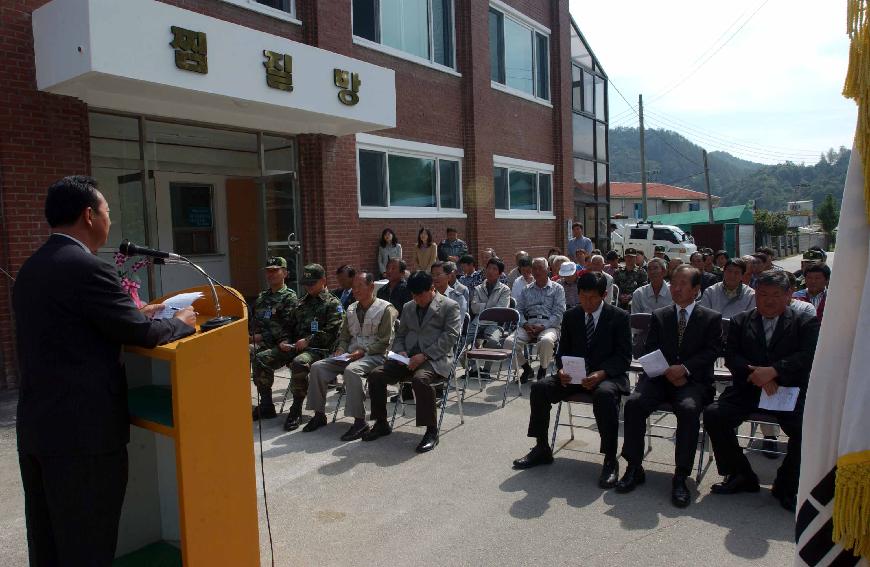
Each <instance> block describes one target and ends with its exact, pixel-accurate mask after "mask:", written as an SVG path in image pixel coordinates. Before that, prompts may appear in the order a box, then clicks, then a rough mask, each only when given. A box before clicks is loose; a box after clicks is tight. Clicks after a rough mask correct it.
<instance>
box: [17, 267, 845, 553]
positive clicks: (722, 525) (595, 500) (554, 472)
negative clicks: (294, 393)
mask: <svg viewBox="0 0 870 567" xmlns="http://www.w3.org/2000/svg"><path fill="white" fill-rule="evenodd" d="M832 256H833V255H832V254H829V256H828V258H829V260H828V262H829V263H832V260H833V258H832ZM777 263H778V264H779V265H781V266H783V267H784V268H786V269H797V268H798V267H799V263H800V260H799V257H793V258H788V259H783V260H780V261H778V262H777ZM793 264H794V267H792V265H793ZM286 384H287V375H286V374H285V375H284V376H279V378H278V380H277V381H276V384H275V395H276V401H279V400H280V394H281V393H283V388H285V387H286ZM501 387H502V385H501V384H496V385H491V386H489V387H488V388H486V389H485V391H484V392H483V393H479V392H478V391H477V389H476V382H474V381H472V387H471V388H470V389H469V396H470V397H468V398H467V401H466V403H465V416H466V417H465V424H464V425H460V423H459V416H458V413H457V410H456V406H455V404H454V403H452V404H451V405H450V407H449V408H448V412H447V415H446V416H445V418H444V426H443V429H442V437H441V443H440V445H439V446H438V447H437V448H436V449H435V451H433V452H431V453H428V454H426V455H417V454H416V453H415V452H414V447H415V446H416V444H417V442H418V441H419V438H420V435H421V430H420V429H418V428H416V427H414V425H413V417H412V416H413V407H411V408H409V411H408V416H407V417H406V418H401V417H400V418H399V419H398V420H397V427H396V429H395V430H394V432H393V434H392V435H390V436H389V437H385V438H383V439H380V440H378V441H375V442H373V443H362V442H359V441H357V442H352V443H342V442H341V441H339V436H340V435H341V434H342V433H343V432H344V431H345V429H346V428H347V427H348V425H349V421H348V420H343V419H339V421H338V422H337V423H336V424H330V425H329V426H327V427H325V428H322V429H320V430H318V431H316V432H314V433H308V434H306V433H302V432H301V431H296V432H293V433H285V432H284V431H283V429H282V423H283V419H281V418H279V419H274V420H269V421H266V422H265V423H264V426H263V452H264V457H265V471H266V489H267V493H268V499H269V508H270V512H271V525H272V538H273V542H274V549H275V564H276V565H280V566H285V565H286V566H294V567H296V566H305V565H320V566H325V565H532V564H537V565H584V566H590V567H593V566H599V565H600V566H611V565H625V566H632V565H643V566H649V567H656V566H665V565H667V566H682V565H686V566H696V565H708V566H731V565H734V566H739V565H753V566H758V567H765V566H786V565H791V564H792V557H793V554H794V544H793V543H792V541H793V537H794V535H793V517H792V515H791V514H789V513H788V512H786V511H785V510H783V509H782V508H781V507H780V506H779V504H778V503H777V502H776V501H775V500H774V499H773V498H772V497H771V496H770V494H769V491H768V490H767V488H768V487H769V484H770V483H771V482H772V480H773V477H774V474H775V470H776V466H778V463H779V462H781V461H772V460H769V459H766V458H764V457H762V456H760V455H759V454H757V453H754V454H752V455H751V456H750V460H751V461H752V463H753V466H754V467H755V469H756V471H757V472H758V474H759V477H760V478H761V481H762V483H763V484H764V485H765V488H762V491H761V492H760V493H758V494H742V495H738V496H730V497H727V496H717V495H713V494H710V485H711V484H713V483H714V482H717V481H718V480H719V479H720V477H719V475H718V474H717V473H716V470H715V464H713V465H712V466H711V467H710V468H709V469H707V472H706V474H705V475H704V476H703V477H702V479H701V482H700V485H699V486H698V487H697V489H696V490H695V501H694V502H693V504H692V505H691V506H690V507H689V508H688V509H686V510H679V509H677V508H674V507H673V506H672V505H671V503H670V493H669V491H670V479H671V472H672V470H673V443H672V441H671V440H669V439H653V440H652V452H651V453H650V455H648V457H647V460H646V463H645V466H646V468H647V471H648V474H647V483H646V484H645V485H643V486H641V487H639V488H638V489H637V491H636V492H634V493H632V494H629V495H621V494H616V493H615V492H613V491H602V490H601V489H599V488H598V487H597V485H596V480H597V477H598V473H599V468H600V463H601V457H600V455H598V454H597V447H598V434H597V432H596V431H595V430H594V422H590V421H580V422H579V423H582V424H584V425H585V426H586V427H588V429H577V430H576V440H575V441H573V442H570V443H569V444H568V445H567V446H566V447H565V448H563V449H562V450H560V451H559V452H558V453H557V454H556V461H555V463H554V464H553V465H551V466H545V467H539V468H536V469H532V470H529V471H515V470H512V469H511V466H510V463H511V461H512V460H513V459H514V458H517V457H519V456H522V455H523V454H524V453H525V452H526V451H527V450H528V448H529V447H530V446H531V444H530V440H529V439H528V438H526V436H525V432H526V425H527V423H528V412H529V405H528V388H526V389H525V396H524V397H523V398H509V401H508V404H507V406H506V407H505V408H501V407H500V404H501V393H502V390H501ZM515 393H516V389H515V387H512V389H511V394H515ZM252 395H255V393H254V391H253V390H252ZM334 403H335V397H334V393H333V394H331V395H330V400H329V408H332V407H334V405H333V404H334ZM391 407H392V406H390V408H391ZM574 408H575V409H574V412H575V413H583V414H586V415H591V413H590V408H589V407H586V406H582V405H578V406H574ZM14 415H15V392H14V391H13V392H0V503H2V508H0V509H2V511H3V513H2V514H0V557H3V558H4V562H3V563H4V566H8V567H13V566H18V565H26V563H27V549H26V542H25V530H24V509H23V508H24V506H23V498H22V494H21V482H20V477H19V474H18V462H17V454H16V451H15V429H14ZM553 415H555V412H554V414H553ZM340 417H341V416H340ZM563 421H564V412H563ZM665 423H671V424H672V423H673V421H672V418H665ZM589 424H592V425H589ZM744 430H748V427H746V426H744ZM257 433H258V430H257V428H256V427H254V428H253V441H254V447H253V449H254V451H255V452H256V454H257V456H258V464H257V466H258V475H259V448H258V446H257V439H258V435H257ZM568 437H569V433H568V428H567V427H562V428H560V430H559V438H558V440H557V442H558V444H560V445H561V444H562V443H564V442H566V441H567V440H568ZM621 464H622V466H624V463H621ZM258 479H259V477H258ZM258 482H259V480H258ZM692 487H693V488H694V487H695V485H694V484H692ZM262 493H263V491H262V487H261V486H260V487H258V494H259V495H260V501H259V508H260V535H261V538H260V543H261V551H262V560H263V565H268V564H269V557H270V555H269V544H268V536H267V529H266V521H265V509H264V506H263V501H262ZM233 567H235V566H233Z"/></svg>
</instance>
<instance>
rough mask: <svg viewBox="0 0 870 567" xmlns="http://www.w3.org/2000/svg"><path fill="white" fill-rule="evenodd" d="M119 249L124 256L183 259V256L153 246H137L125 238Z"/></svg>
mask: <svg viewBox="0 0 870 567" xmlns="http://www.w3.org/2000/svg"><path fill="white" fill-rule="evenodd" d="M118 251H119V252H120V253H121V254H123V255H124V256H151V257H153V258H171V259H173V260H181V259H182V257H181V256H179V255H178V254H173V253H172V252H164V251H163V250H154V249H153V248H145V247H144V246H136V245H135V244H133V243H132V242H130V241H129V240H125V241H124V242H122V243H121V245H120V246H118Z"/></svg>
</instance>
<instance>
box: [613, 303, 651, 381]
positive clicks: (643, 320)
mask: <svg viewBox="0 0 870 567" xmlns="http://www.w3.org/2000/svg"><path fill="white" fill-rule="evenodd" d="M614 287H616V286H614ZM650 321H652V315H651V314H649V313H632V314H631V316H630V317H629V324H630V325H631V365H630V366H629V368H628V371H629V372H635V373H640V372H642V371H643V367H642V366H641V365H640V362H638V361H637V359H638V358H640V357H641V356H643V355H644V352H643V347H644V344H645V343H646V337H647V335H648V334H649V325H650Z"/></svg>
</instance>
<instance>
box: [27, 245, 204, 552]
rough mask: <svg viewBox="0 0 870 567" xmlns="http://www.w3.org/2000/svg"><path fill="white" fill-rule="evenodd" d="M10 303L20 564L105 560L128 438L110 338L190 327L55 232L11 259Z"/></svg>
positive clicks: (134, 341) (115, 347)
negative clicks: (21, 508) (146, 304)
mask: <svg viewBox="0 0 870 567" xmlns="http://www.w3.org/2000/svg"><path fill="white" fill-rule="evenodd" d="M12 306H13V309H14V313H15V322H16V330H17V339H18V358H19V365H20V376H21V383H20V389H19V393H18V415H17V434H18V452H19V462H20V465H21V477H22V481H23V484H24V497H25V513H26V517H27V536H28V546H29V549H30V558H31V565H56V564H63V565H109V564H110V563H111V560H112V556H113V554H114V549H115V541H116V539H117V528H118V518H119V516H120V511H121V503H122V502H123V499H124V490H125V487H126V482H127V453H126V445H127V442H128V441H129V437H130V425H129V416H128V414H127V384H126V378H125V375H124V366H123V364H122V362H121V346H122V345H123V344H131V345H138V346H144V347H154V346H156V345H157V344H159V343H162V342H167V341H169V340H170V339H172V338H173V337H180V336H184V335H186V334H189V333H191V332H193V329H192V328H191V327H189V326H187V325H186V324H184V323H183V322H182V321H181V320H179V319H174V318H173V319H165V320H160V321H152V320H150V319H148V318H147V317H145V316H144V315H142V314H141V313H140V312H139V310H138V309H137V308H136V306H135V305H134V304H133V302H132V300H131V299H130V297H129V296H128V295H127V294H126V293H125V292H124V290H123V289H122V288H121V285H120V282H119V280H118V275H117V273H116V271H115V268H114V267H113V266H111V265H110V264H109V263H107V262H105V261H103V260H101V259H99V258H97V257H96V256H94V255H93V254H91V253H90V252H88V251H86V250H85V249H84V248H83V247H82V246H80V245H79V244H78V243H76V242H75V241H73V240H71V239H69V238H67V237H65V236H61V235H53V236H51V237H50V238H49V239H48V241H47V242H46V243H45V244H44V245H43V246H42V247H41V248H40V249H39V250H37V251H36V253H34V254H33V256H31V257H30V258H29V259H28V260H27V261H26V262H25V263H24V265H23V266H22V267H21V270H20V271H19V272H18V276H17V278H16V281H15V286H14V288H13V295H12Z"/></svg>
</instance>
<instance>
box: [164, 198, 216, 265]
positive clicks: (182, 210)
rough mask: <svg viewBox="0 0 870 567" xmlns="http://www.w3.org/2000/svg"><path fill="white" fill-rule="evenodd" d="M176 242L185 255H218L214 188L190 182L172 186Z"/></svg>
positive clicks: (178, 248) (179, 250)
mask: <svg viewBox="0 0 870 567" xmlns="http://www.w3.org/2000/svg"><path fill="white" fill-rule="evenodd" d="M169 203H170V207H171V209H172V243H173V246H174V248H175V251H176V252H177V253H178V254H181V255H182V256H195V255H197V254H214V253H216V252H217V248H216V244H215V240H216V239H215V230H214V187H212V186H211V185H199V184H188V183H172V184H170V186H169Z"/></svg>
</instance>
